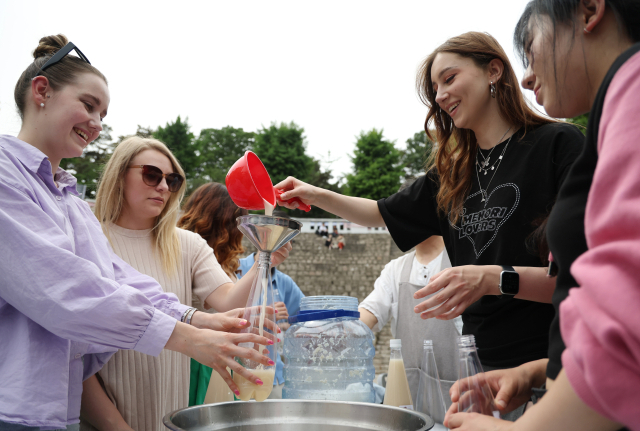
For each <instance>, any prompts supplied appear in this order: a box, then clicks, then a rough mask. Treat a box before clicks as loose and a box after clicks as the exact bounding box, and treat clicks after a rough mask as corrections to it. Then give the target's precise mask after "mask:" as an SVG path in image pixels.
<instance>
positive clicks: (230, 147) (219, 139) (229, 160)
mask: <svg viewBox="0 0 640 431" xmlns="http://www.w3.org/2000/svg"><path fill="white" fill-rule="evenodd" d="M254 142H255V133H253V132H245V131H244V130H242V129H236V128H234V127H231V126H227V127H223V128H222V129H203V130H202V131H201V132H200V136H199V137H198V139H197V140H196V146H197V147H198V148H199V149H200V152H201V154H200V160H201V162H200V163H201V167H202V179H203V180H204V181H215V182H218V183H223V184H224V180H225V177H226V176H227V172H228V171H229V168H230V167H231V166H232V165H233V164H234V163H235V162H236V160H238V159H239V158H240V157H242V155H243V154H244V153H245V151H247V150H251V149H252V148H253V144H254Z"/></svg>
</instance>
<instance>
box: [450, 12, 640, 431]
mask: <svg viewBox="0 0 640 431" xmlns="http://www.w3.org/2000/svg"><path fill="white" fill-rule="evenodd" d="M514 39H515V45H516V46H517V48H518V49H519V50H520V52H521V55H522V56H523V57H525V63H527V64H526V65H527V66H528V68H527V72H526V73H525V77H524V79H523V81H522V85H523V86H524V87H525V88H527V89H529V90H532V91H534V93H535V95H536V99H537V101H538V103H541V104H543V105H544V107H545V110H546V111H547V112H548V113H549V114H550V115H557V116H562V117H573V116H576V115H578V114H581V113H584V112H587V111H589V124H588V126H587V133H586V135H587V137H586V142H585V146H584V149H583V151H582V153H581V154H580V156H579V157H578V158H577V159H576V162H575V163H574V165H573V166H572V168H571V170H570V172H569V174H568V176H567V179H566V181H565V182H564V184H563V186H562V189H561V190H560V193H559V195H558V199H557V202H556V204H555V206H554V208H553V211H552V213H551V215H550V217H549V222H548V228H547V238H548V242H549V247H550V249H551V252H552V253H553V258H554V265H555V266H557V270H558V271H557V273H558V275H557V286H556V290H555V292H554V295H553V304H554V306H555V307H556V313H557V314H556V316H555V318H554V321H553V323H552V327H551V330H550V333H549V361H548V364H547V361H537V362H533V363H528V364H524V365H522V366H520V367H518V368H516V369H513V370H502V371H494V372H491V373H487V374H486V377H487V379H488V380H489V381H490V382H491V383H492V387H493V388H494V390H495V391H496V392H497V394H496V399H498V398H502V399H503V400H504V401H505V402H510V399H518V401H516V402H513V403H511V404H512V405H513V406H515V405H518V404H520V403H521V402H522V400H523V399H528V398H529V396H530V395H531V393H532V389H531V388H532V387H536V386H539V385H541V384H542V383H543V382H544V381H545V377H547V387H546V389H547V390H548V392H547V393H546V394H545V395H544V397H543V398H542V399H541V400H540V402H539V403H538V404H537V405H536V408H535V409H532V410H531V412H528V413H527V414H526V415H525V416H524V417H523V418H522V419H521V420H518V421H517V422H516V423H515V424H510V423H506V422H500V421H498V420H496V419H493V418H488V417H472V416H470V415H466V414H454V415H452V416H451V417H450V418H448V426H449V427H450V428H451V429H458V428H460V429H464V430H465V431H466V430H478V431H480V430H493V431H498V430H539V429H544V430H548V431H553V430H562V431H565V430H580V431H588V430H598V431H604V430H615V429H618V428H619V427H620V426H621V424H626V425H627V426H628V427H629V428H630V429H634V430H637V429H640V415H639V414H638V405H640V392H639V391H638V382H639V381H640V361H639V360H638V351H639V348H640V341H639V340H640V331H639V330H638V324H637V322H638V319H637V317H635V316H634V314H635V315H636V316H637V309H638V305H640V304H639V303H638V298H639V296H638V293H637V292H638V286H640V277H639V276H638V271H637V268H638V255H639V254H640V253H638V249H639V245H638V244H639V241H640V240H639V233H638V225H639V220H640V217H639V216H638V213H639V212H638V208H640V199H639V198H638V184H640V175H638V172H640V170H639V169H638V160H639V156H638V154H639V153H640V152H639V151H638V146H637V144H638V136H639V135H640V127H639V126H638V122H637V115H638V114H637V113H638V109H640V103H638V100H639V99H638V94H640V0H606V3H605V1H604V0H587V1H585V0H533V1H531V2H530V3H529V4H528V5H527V7H526V9H525V12H524V13H523V15H522V17H521V18H520V21H519V23H518V26H517V28H516V32H515V37H514ZM587 245H588V247H587ZM574 277H575V278H574ZM578 286H579V287H580V288H576V287H578ZM561 328H562V334H561V331H560V329H561ZM565 337H566V338H565ZM563 338H565V340H564V341H563ZM565 342H566V345H567V347H566V348H565ZM563 367H564V369H563ZM545 371H546V376H545ZM454 392H455V390H454ZM542 393H543V391H536V395H537V396H538V397H540V396H541V394H542ZM446 422H447V421H446ZM616 422H617V423H616Z"/></svg>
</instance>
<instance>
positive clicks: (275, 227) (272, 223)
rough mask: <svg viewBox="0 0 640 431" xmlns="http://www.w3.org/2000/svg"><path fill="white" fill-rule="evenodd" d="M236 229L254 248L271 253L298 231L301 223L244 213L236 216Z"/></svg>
mask: <svg viewBox="0 0 640 431" xmlns="http://www.w3.org/2000/svg"><path fill="white" fill-rule="evenodd" d="M236 220H237V222H238V229H240V231H241V232H242V233H243V234H244V236H246V237H247V238H248V239H249V241H251V243H252V244H253V245H255V246H256V248H257V249H258V250H260V251H262V252H267V253H272V252H274V251H276V250H277V249H279V248H280V247H282V246H283V245H284V244H286V243H287V242H289V241H291V240H292V239H293V238H295V237H296V236H297V235H298V234H299V233H300V228H301V227H302V223H300V222H299V221H296V220H292V219H288V218H284V217H272V216H265V215H254V214H251V215H246V216H242V217H238V218H237V219H236Z"/></svg>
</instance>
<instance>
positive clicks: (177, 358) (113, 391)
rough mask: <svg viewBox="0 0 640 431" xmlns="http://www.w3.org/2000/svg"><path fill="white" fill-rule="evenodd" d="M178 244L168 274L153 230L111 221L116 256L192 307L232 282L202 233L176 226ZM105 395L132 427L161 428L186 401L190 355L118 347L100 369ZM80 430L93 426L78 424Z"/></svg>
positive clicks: (159, 430)
mask: <svg viewBox="0 0 640 431" xmlns="http://www.w3.org/2000/svg"><path fill="white" fill-rule="evenodd" d="M176 230H177V233H178V237H179V238H180V245H181V247H182V260H181V265H180V268H179V270H178V271H177V273H176V274H174V275H173V276H168V275H167V274H166V273H165V271H164V270H163V266H162V261H161V259H160V257H159V256H158V255H157V253H155V252H154V239H153V235H152V233H151V229H148V230H129V229H124V228H122V227H119V226H116V225H111V227H110V229H109V233H110V237H111V238H110V239H111V244H112V245H113V249H114V251H115V252H116V254H117V255H118V256H120V257H121V258H122V259H123V260H125V261H126V262H128V263H129V264H130V265H131V266H133V267H134V268H135V269H137V270H138V271H140V272H141V273H143V274H147V275H149V276H151V277H153V278H155V279H156V280H158V282H159V283H160V285H161V286H162V287H163V289H164V290H165V291H166V292H171V293H174V294H176V295H177V297H178V299H179V300H180V302H181V303H183V304H186V305H191V302H192V301H191V297H192V293H193V294H194V297H197V298H198V299H199V300H200V303H204V300H205V299H206V298H207V297H208V296H209V295H210V294H211V293H212V292H213V291H214V290H216V289H217V288H218V287H219V286H220V285H222V284H224V283H230V282H231V280H230V279H229V277H228V276H227V274H226V273H225V272H224V271H223V270H222V268H221V267H220V264H219V263H218V261H217V260H216V258H215V255H214V254H213V250H212V249H211V247H209V245H207V243H206V241H205V240H204V239H202V238H201V237H200V235H198V234H195V233H193V232H189V231H186V230H183V229H176ZM99 376H100V377H101V378H102V380H103V382H104V386H105V390H106V392H107V395H108V396H109V398H110V399H111V400H112V401H113V402H114V404H115V405H116V407H117V408H118V410H119V411H120V414H122V416H123V417H124V419H125V420H126V421H127V423H128V424H129V426H131V428H133V429H134V430H136V431H164V430H165V429H166V428H165V427H164V425H163V424H162V418H163V417H164V415H166V414H167V413H170V412H172V411H174V410H177V409H181V408H184V407H187V406H188V404H189V378H190V359H189V358H188V357H187V356H185V355H182V354H181V353H178V352H172V351H169V350H163V351H162V353H160V355H159V356H157V357H153V356H148V355H145V354H142V353H139V352H136V351H133V350H120V351H118V352H117V353H116V354H115V355H114V356H113V357H112V358H111V359H110V360H109V362H107V364H106V365H105V366H104V368H103V369H102V370H101V371H100V372H99ZM82 425H83V426H82V429H83V430H88V429H92V427H91V426H90V425H88V424H87V423H84V422H83V423H82Z"/></svg>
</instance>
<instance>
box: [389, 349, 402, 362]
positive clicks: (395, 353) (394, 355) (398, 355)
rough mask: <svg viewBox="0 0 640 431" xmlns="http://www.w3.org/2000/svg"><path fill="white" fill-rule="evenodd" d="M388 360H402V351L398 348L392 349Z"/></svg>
mask: <svg viewBox="0 0 640 431" xmlns="http://www.w3.org/2000/svg"><path fill="white" fill-rule="evenodd" d="M389 359H402V349H401V348H399V347H392V348H391V355H390V356H389Z"/></svg>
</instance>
